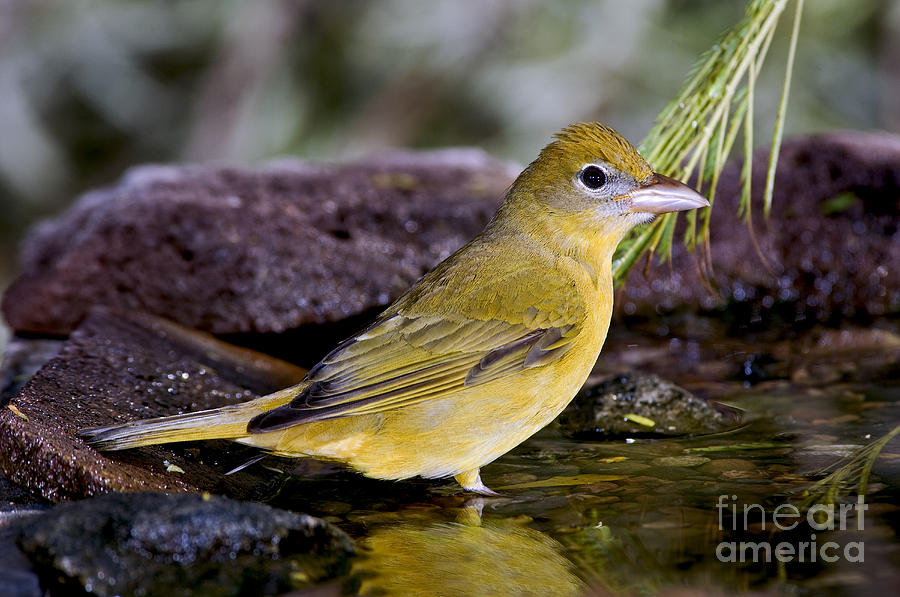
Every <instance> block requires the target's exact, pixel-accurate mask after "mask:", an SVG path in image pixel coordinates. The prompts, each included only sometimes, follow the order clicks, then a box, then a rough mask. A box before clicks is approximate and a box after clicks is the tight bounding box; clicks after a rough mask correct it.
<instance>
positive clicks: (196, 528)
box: [17, 494, 354, 597]
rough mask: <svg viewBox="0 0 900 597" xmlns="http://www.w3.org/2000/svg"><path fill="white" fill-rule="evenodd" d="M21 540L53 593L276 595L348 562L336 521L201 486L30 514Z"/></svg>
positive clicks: (346, 542)
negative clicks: (206, 492)
mask: <svg viewBox="0 0 900 597" xmlns="http://www.w3.org/2000/svg"><path fill="white" fill-rule="evenodd" d="M17 540H18V544H19V546H20V547H21V549H22V552H23V553H24V554H25V555H26V556H27V557H28V559H29V560H30V562H31V563H32V564H33V565H34V568H35V569H36V570H37V571H38V574H39V575H40V577H41V579H42V581H43V583H44V586H45V587H47V588H48V589H49V590H50V591H51V593H54V594H77V593H81V592H82V591H83V592H86V593H89V594H92V595H100V596H106V595H172V596H173V597H177V596H179V595H211V596H222V597H224V596H227V595H278V594H281V593H285V592H288V591H291V590H296V589H298V588H302V587H305V586H309V585H310V584H313V583H317V582H321V581H323V580H327V579H329V578H333V577H335V576H338V575H342V574H345V573H347V572H349V567H350V558H351V557H352V556H353V554H354V547H353V542H352V540H351V539H350V538H349V537H347V535H346V534H344V533H343V531H341V530H339V529H337V528H336V527H334V526H332V525H331V524H329V523H327V522H325V521H322V520H319V519H316V518H313V517H311V516H307V515H305V514H295V513H292V512H287V511H285V510H277V509H274V508H270V507H269V506H265V505H262V504H254V503H242V502H237V501H233V500H229V499H227V498H222V497H216V496H206V497H203V496H199V495H184V494H181V495H164V494H112V495H106V496H102V497H98V498H94V499H89V500H83V501H80V502H74V503H67V504H61V505H59V506H57V507H55V508H54V509H53V510H51V511H49V512H47V513H45V514H42V515H40V516H38V517H36V518H35V519H33V520H30V521H29V524H28V525H27V527H25V528H23V529H22V530H21V532H20V534H19V536H18V539H17Z"/></svg>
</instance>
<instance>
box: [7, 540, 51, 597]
mask: <svg viewBox="0 0 900 597" xmlns="http://www.w3.org/2000/svg"><path fill="white" fill-rule="evenodd" d="M0 595H3V597H42V595H44V591H43V589H42V588H41V583H40V579H39V578H38V575H37V573H36V572H35V570H34V568H33V567H32V565H31V563H30V562H29V561H28V559H27V558H26V557H25V554H23V553H22V552H21V551H20V550H19V548H18V547H17V546H16V544H15V543H13V542H12V541H10V540H7V539H2V538H0Z"/></svg>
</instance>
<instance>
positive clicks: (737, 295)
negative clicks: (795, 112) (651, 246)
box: [619, 131, 900, 329]
mask: <svg viewBox="0 0 900 597" xmlns="http://www.w3.org/2000/svg"><path fill="white" fill-rule="evenodd" d="M767 160H768V151H767V150H765V151H760V152H758V153H757V154H756V155H755V156H754V175H753V194H754V199H755V201H754V205H755V208H754V211H753V222H754V227H753V230H754V234H755V239H756V241H757V242H758V246H759V251H757V249H756V246H755V244H754V234H751V232H750V230H749V229H748V227H747V226H746V225H745V224H744V223H743V222H742V221H741V220H740V219H738V218H737V217H735V213H736V208H737V203H738V200H739V196H740V168H741V165H740V163H738V162H732V163H731V164H730V165H729V166H728V167H727V168H726V170H725V171H724V172H723V174H722V179H721V182H720V185H719V187H718V190H717V192H716V199H715V202H716V206H715V209H713V210H712V212H711V214H712V215H711V218H712V219H711V238H710V248H709V254H708V256H707V255H705V254H704V255H703V257H702V258H703V259H706V258H707V257H708V259H709V262H710V265H711V268H710V269H709V271H708V272H706V274H705V275H703V276H702V275H701V274H700V273H699V271H700V269H701V268H700V267H699V265H698V263H700V261H698V259H699V257H698V255H694V254H691V253H688V252H687V251H686V250H685V249H684V248H683V247H682V246H681V244H680V243H675V247H674V256H673V264H672V265H669V264H662V265H656V264H654V265H651V266H650V268H649V270H648V273H647V275H646V276H644V274H643V272H642V270H643V268H642V267H637V268H635V270H634V271H632V273H631V275H630V276H629V278H628V282H627V285H626V286H625V288H624V290H623V292H622V296H621V297H620V300H619V307H620V309H621V311H622V312H623V313H624V314H626V315H629V316H631V317H632V318H636V319H640V318H653V319H655V320H658V314H659V313H660V312H677V311H689V312H694V311H697V310H700V311H705V312H712V313H714V314H717V315H719V316H720V317H724V318H725V320H726V322H727V323H729V324H730V325H731V327H732V329H734V328H742V327H747V326H751V327H753V326H762V325H763V324H765V323H767V322H771V321H772V320H775V321H787V322H789V323H797V322H802V321H806V322H815V321H819V322H829V323H834V322H837V321H841V320H844V319H848V318H854V319H857V320H862V321H865V320H867V319H870V318H872V317H878V316H882V315H886V314H896V313H900V270H898V269H897V268H896V267H894V266H893V264H896V263H900V136H896V135H890V134H887V133H863V132H854V131H838V132H831V133H825V134H822V135H815V136H810V137H798V138H794V139H791V140H788V141H787V142H785V144H784V146H783V147H782V150H781V154H780V158H779V169H778V174H777V176H776V179H775V190H774V199H773V204H772V212H771V215H770V217H769V219H768V220H766V219H765V218H764V217H763V214H762V207H761V205H762V201H761V196H762V191H763V189H764V188H765V170H766V161H767ZM676 238H680V235H679V234H678V233H676ZM760 253H761V254H762V256H764V259H763V258H761V257H760V256H759V254H760ZM710 288H711V289H712V290H710Z"/></svg>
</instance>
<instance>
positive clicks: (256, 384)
mask: <svg viewBox="0 0 900 597" xmlns="http://www.w3.org/2000/svg"><path fill="white" fill-rule="evenodd" d="M304 374H305V371H303V370H302V369H299V368H297V367H294V366H292V365H288V364H286V363H283V362H279V361H277V360H275V359H270V358H268V357H263V356H262V355H259V354H255V353H253V352H251V351H247V350H244V349H239V348H235V347H231V346H228V345H225V344H223V343H222V342H219V341H217V340H215V339H213V338H211V337H210V336H208V335H206V334H202V333H199V332H193V331H191V330H186V329H184V328H181V327H180V326H177V325H175V324H172V323H170V322H166V321H162V320H159V319H158V318H155V317H152V316H147V315H139V314H131V315H128V316H125V315H121V314H118V315H117V314H114V313H112V312H109V311H100V312H94V313H93V314H91V315H89V316H88V318H87V319H86V320H85V321H84V323H82V325H81V326H79V328H78V329H77V330H76V331H75V332H74V333H73V334H72V335H71V337H70V338H69V340H68V341H66V343H65V344H64V345H63V346H62V349H61V351H60V353H59V355H58V356H56V357H54V358H52V359H51V360H50V361H48V362H47V363H46V364H45V365H44V367H43V368H41V369H40V370H39V371H38V372H37V373H36V374H35V375H34V377H32V378H31V380H30V381H29V382H28V383H27V384H26V385H25V387H24V388H23V389H22V390H21V391H20V392H19V394H18V395H17V396H16V397H15V398H13V400H12V401H11V402H10V403H9V405H7V406H6V407H5V408H2V409H0V469H2V471H3V473H4V474H5V475H7V476H8V478H9V479H10V480H12V481H14V482H15V483H17V484H19V485H21V486H23V487H25V488H27V489H29V490H30V491H33V492H34V493H36V494H40V495H42V496H44V497H46V498H48V499H51V500H54V501H55V500H63V499H74V498H80V497H85V496H89V495H94V494H98V493H105V492H109V491H165V492H178V491H198V490H207V491H214V492H216V493H224V494H227V495H231V496H234V497H241V498H245V499H247V498H250V497H254V496H255V493H254V492H255V491H256V490H257V489H259V488H261V487H264V486H265V483H266V480H267V477H270V476H271V475H263V474H262V473H261V472H260V471H259V469H258V468H257V469H248V470H245V471H241V472H240V473H237V474H235V475H232V476H226V475H225V474H224V473H226V472H227V471H229V470H230V469H231V468H234V467H235V466H237V465H240V464H242V463H244V462H246V461H247V460H248V459H249V458H252V457H253V456H255V455H256V454H257V451H256V450H252V449H250V448H243V447H241V446H239V445H237V444H234V443H231V442H225V441H223V442H213V443H210V442H203V443H202V444H184V446H183V447H182V446H155V447H149V448H141V449H138V450H127V451H123V452H111V453H104V454H101V453H99V452H97V451H95V450H93V449H92V448H89V447H87V445H86V444H84V442H82V441H81V440H80V439H79V438H78V437H76V435H75V433H76V431H77V430H79V429H82V428H86V427H93V426H99V425H107V424H111V423H114V422H125V421H130V420H134V419H139V418H148V417H154V416H160V415H167V414H175V413H178V412H186V411H194V410H200V409H203V408H211V407H215V406H221V405H223V404H228V403H234V402H241V401H244V400H249V399H251V398H253V397H255V396H256V395H258V394H262V393H266V392H269V391H272V390H274V389H277V388H281V387H285V386H287V385H290V384H291V383H295V382H296V381H298V380H299V379H300V378H302V376H303V375H304ZM169 465H175V466H176V467H179V468H180V469H181V470H182V471H183V472H177V470H176V469H169Z"/></svg>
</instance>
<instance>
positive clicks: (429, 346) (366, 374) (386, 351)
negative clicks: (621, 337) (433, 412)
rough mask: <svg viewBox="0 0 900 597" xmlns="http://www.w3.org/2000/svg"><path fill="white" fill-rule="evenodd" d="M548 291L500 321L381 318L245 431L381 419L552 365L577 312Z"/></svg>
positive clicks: (567, 342) (562, 293)
mask: <svg viewBox="0 0 900 597" xmlns="http://www.w3.org/2000/svg"><path fill="white" fill-rule="evenodd" d="M552 290H553V291H554V292H551V293H549V296H551V297H552V298H551V299H544V300H543V301H537V302H538V305H537V306H535V304H530V305H528V306H527V307H526V308H524V309H518V310H517V311H516V314H515V315H514V316H508V315H507V316H504V317H503V318H502V319H501V318H500V316H498V315H496V313H497V309H491V311H493V312H494V313H491V315H493V317H491V318H487V319H474V318H464V317H459V316H458V314H454V313H452V312H450V313H442V314H441V315H435V314H416V315H413V314H410V313H404V312H403V311H400V312H393V313H391V312H388V314H387V315H386V316H384V317H383V318H381V319H379V320H377V321H376V322H375V323H373V324H372V325H371V326H370V327H369V328H367V329H366V330H364V331H363V332H361V333H360V334H358V335H357V336H355V337H353V338H351V339H349V340H347V341H345V342H344V343H343V344H341V345H339V346H338V347H337V348H335V349H334V350H333V351H332V352H331V353H330V354H328V355H327V356H326V357H325V358H324V359H322V361H321V362H320V363H319V364H317V365H316V366H315V367H313V368H312V369H311V370H310V372H309V375H308V377H307V380H308V381H309V382H310V383H309V385H308V386H306V387H305V388H304V390H303V391H302V392H301V393H300V394H298V395H297V397H296V398H294V399H293V400H292V401H291V402H290V403H289V404H287V405H285V406H282V407H280V408H277V409H274V410H272V411H269V412H267V413H263V414H262V415H259V416H258V417H256V418H255V419H253V420H252V421H251V423H250V425H249V426H248V430H249V431H250V432H251V433H260V432H265V431H273V430H277V429H284V428H286V427H290V426H292V425H295V424H298V423H306V422H311V421H322V420H325V419H332V418H336V417H346V416H353V415H362V414H371V413H377V412H382V411H386V410H390V409H394V408H399V407H402V406H407V405H410V404H414V403H417V402H421V401H424V400H432V399H436V398H440V397H442V396H446V395H448V394H450V393H452V392H455V391H457V390H459V389H461V388H464V387H467V386H474V385H478V384H483V383H487V382H489V381H493V380H496V379H500V378H503V377H506V376H509V375H513V374H515V373H517V372H519V371H523V370H525V369H529V368H533V367H540V366H542V365H546V364H548V363H550V362H553V361H555V360H556V359H558V358H560V357H561V356H562V355H563V354H565V353H566V351H568V350H569V348H571V344H572V341H573V339H574V338H575V337H576V336H577V334H578V332H579V330H580V327H581V326H580V325H579V324H580V323H581V319H582V318H583V313H584V311H583V309H582V307H581V304H580V302H578V301H577V300H576V299H577V297H576V296H575V295H574V289H573V288H572V287H571V285H569V284H565V285H560V287H559V288H553V289H552ZM517 296H519V297H520V298H521V296H523V295H521V294H519V295H517ZM524 296H525V298H527V294H526V295H524ZM516 302H519V303H520V302H521V300H517V301H516ZM529 302H532V303H534V302H535V301H529ZM507 314H508V311H507ZM508 319H515V320H516V321H515V322H511V321H508Z"/></svg>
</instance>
